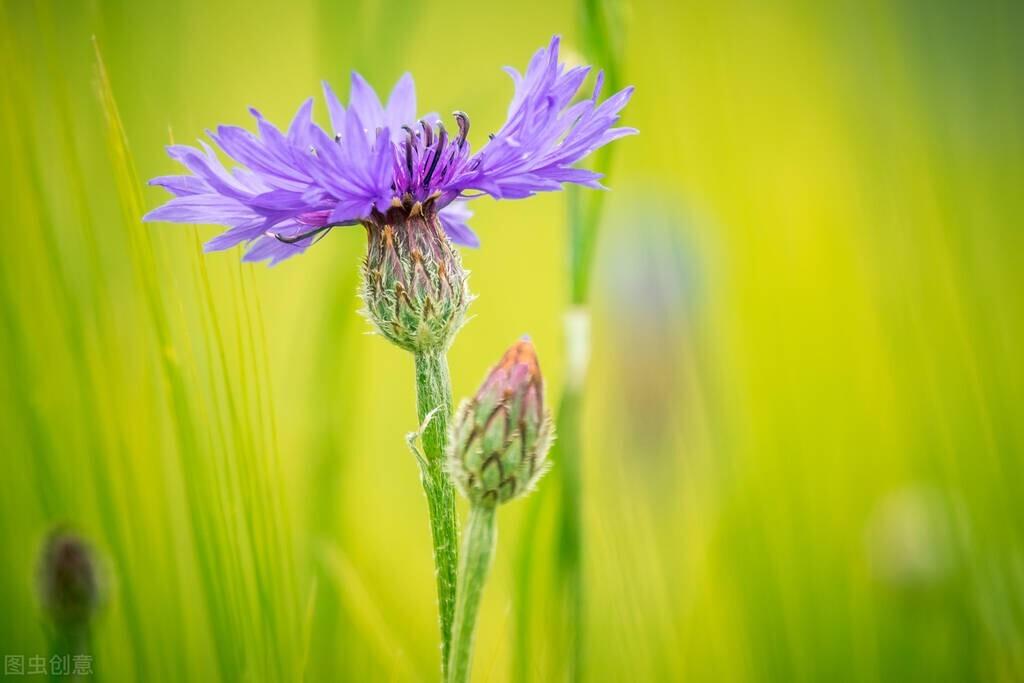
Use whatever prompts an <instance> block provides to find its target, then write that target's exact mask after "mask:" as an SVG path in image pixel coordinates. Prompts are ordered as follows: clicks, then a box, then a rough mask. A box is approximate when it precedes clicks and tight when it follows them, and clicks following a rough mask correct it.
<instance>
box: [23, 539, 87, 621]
mask: <svg viewBox="0 0 1024 683" xmlns="http://www.w3.org/2000/svg"><path fill="white" fill-rule="evenodd" d="M38 572H39V577H38V578H39V595H40V600H41V602H42V606H43V609H44V610H45V611H46V612H47V614H48V615H49V617H50V619H51V620H52V621H53V623H54V625H55V626H57V627H59V628H76V627H84V626H85V625H87V624H88V622H89V619H90V618H91V617H92V615H93V613H94V612H95V610H96V607H97V606H98V604H99V581H98V576H97V573H98V572H97V567H96V559H95V556H94V554H93V551H92V549H91V548H90V547H89V546H88V544H87V543H86V542H85V541H84V540H82V539H81V538H79V537H78V536H76V535H74V534H72V533H70V532H68V531H66V530H63V529H57V530H55V531H53V532H51V534H50V536H49V537H48V538H47V539H46V543H45V544H44V545H43V549H42V554H41V557H40V558H39V568H38Z"/></svg>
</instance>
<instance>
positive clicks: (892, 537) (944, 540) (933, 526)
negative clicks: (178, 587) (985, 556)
mask: <svg viewBox="0 0 1024 683" xmlns="http://www.w3.org/2000/svg"><path fill="white" fill-rule="evenodd" d="M951 513H952V510H951V509H950V507H949V506H948V505H947V504H946V501H945V498H944V496H943V494H942V493H941V492H940V491H938V490H936V489H933V488H931V487H928V486H924V485H920V484H915V485H912V486H908V487H905V488H902V489H898V490H896V491H893V492H891V493H889V494H888V495H886V496H884V497H883V498H882V499H881V500H879V501H878V503H877V504H876V505H875V509H874V510H873V511H872V513H871V516H870V518H869V520H868V525H867V530H866V531H867V535H866V542H867V555H868V561H869V566H870V568H871V572H872V574H873V575H874V577H875V578H876V579H878V580H880V581H882V582H885V583H887V584H889V585H891V586H894V587H898V588H921V587H927V586H931V585H935V584H938V583H940V582H941V581H942V580H943V579H944V578H945V577H946V576H947V575H948V574H949V573H950V571H951V570H952V568H953V565H954V559H955V555H954V548H955V546H954V539H953V536H954V533H953V529H952V526H953V525H952V524H951V521H950V518H951Z"/></svg>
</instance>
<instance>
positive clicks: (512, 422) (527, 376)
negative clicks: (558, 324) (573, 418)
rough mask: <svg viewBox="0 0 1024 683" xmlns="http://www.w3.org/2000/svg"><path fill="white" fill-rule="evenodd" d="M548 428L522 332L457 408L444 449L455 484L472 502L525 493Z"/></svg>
mask: <svg viewBox="0 0 1024 683" xmlns="http://www.w3.org/2000/svg"><path fill="white" fill-rule="evenodd" d="M553 432H554V427H553V426H552V423H551V415H550V413H549V412H548V411H547V409H546V408H545V407H544V381H543V378H542V377H541V374H540V365H539V364H538V362H537V354H536V352H535V351H534V348H533V344H532V343H531V342H530V340H529V339H527V338H523V339H521V340H520V341H518V342H516V343H515V344H514V345H513V346H512V347H511V348H510V349H509V350H508V351H506V352H505V355H504V356H502V358H501V361H500V362H499V363H498V364H497V365H496V366H495V367H494V368H493V369H492V370H491V372H490V374H488V375H487V379H485V380H484V383H483V385H481V387H480V389H479V390H478V391H477V393H476V395H475V396H474V397H473V398H471V399H467V400H464V401H463V402H462V404H461V405H460V406H459V409H458V410H457V411H456V415H455V420H454V422H453V427H452V434H451V438H450V439H449V453H448V464H449V471H450V473H451V475H452V479H453V480H454V482H455V485H456V486H457V487H458V488H459V490H461V491H462V493H463V495H465V496H466V497H467V498H469V500H470V502H472V503H473V504H487V505H494V504H496V503H504V502H505V501H508V500H511V499H513V498H516V497H517V496H521V495H524V494H525V493H528V492H529V491H531V490H532V489H533V487H534V486H535V485H536V483H537V480H539V479H540V477H541V476H542V475H543V474H544V472H545V471H547V468H548V463H547V462H546V458H547V453H548V449H549V448H550V447H551V441H552V438H553Z"/></svg>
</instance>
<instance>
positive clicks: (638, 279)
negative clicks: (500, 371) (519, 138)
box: [0, 0, 1024, 683]
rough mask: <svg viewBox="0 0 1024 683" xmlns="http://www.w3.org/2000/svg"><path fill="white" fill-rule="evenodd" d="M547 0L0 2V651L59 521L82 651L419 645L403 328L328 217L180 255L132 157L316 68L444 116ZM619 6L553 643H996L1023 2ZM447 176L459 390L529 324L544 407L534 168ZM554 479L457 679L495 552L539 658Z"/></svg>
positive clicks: (504, 557)
mask: <svg viewBox="0 0 1024 683" xmlns="http://www.w3.org/2000/svg"><path fill="white" fill-rule="evenodd" d="M577 16H578V12H577V9H576V7H574V5H573V3H570V2H555V3H552V2H532V1H531V2H524V3H476V4H475V5H473V6H467V5H465V4H456V3H444V2H428V3H425V4H421V3H413V2H398V3H395V2H388V3H384V2H371V3H361V4H359V5H358V6H356V4H355V3H347V2H334V1H328V0H322V1H320V2H318V1H316V0H298V1H296V2H290V3H287V6H284V5H282V4H281V3H277V2H271V1H270V0H252V1H250V2H245V3H228V2H224V3H220V2H210V1H208V0H178V1H174V2H160V3H149V2H130V1H129V0H102V1H100V0H97V1H96V2H73V1H63V2H58V1H56V0H50V1H47V0H37V1H30V0H4V1H3V2H2V4H0V73H2V77H0V82H2V87H0V169H2V171H0V219H2V220H0V226H2V230H3V246H2V247H0V615H2V619H0V655H5V654H23V655H25V656H31V655H35V654H46V651H47V647H48V645H47V641H46V637H45V633H44V630H43V620H42V617H41V616H40V614H39V610H38V605H37V603H36V598H35V596H34V593H33V588H34V574H33V572H34V567H35V557H36V553H37V551H38V549H39V547H40V545H41V543H42V541H43V540H44V538H45V537H46V534H47V533H48V531H49V530H50V529H51V528H53V526H54V525H56V524H59V523H67V524H69V525H71V526H72V527H73V528H74V529H75V530H76V531H77V532H78V533H80V534H81V535H82V536H84V537H86V538H88V539H89V540H90V542H91V543H92V544H93V546H94V547H95V549H96V550H97V552H98V553H99V554H100V555H102V556H103V557H104V565H105V575H106V578H105V582H104V583H105V595H104V607H103V611H102V613H101V614H100V616H99V618H98V621H97V625H96V628H95V632H94V643H95V664H94V669H95V670H96V672H97V675H98V676H100V677H102V680H105V681H146V682H147V683H149V682H160V681H167V682H175V683H176V682H178V681H183V680H193V681H216V680H223V681H240V680H248V681H274V680H283V681H294V680H300V679H301V678H303V676H306V677H307V678H308V680H312V681H329V680H352V681H380V680H402V681H405V680H433V679H435V678H436V675H437V661H438V660H437V635H436V631H437V626H436V623H437V622H436V619H437V616H436V606H435V596H434V580H433V575H432V571H433V568H432V563H431V554H430V540H429V537H428V528H427V523H426V506H425V501H424V498H423V494H422V491H421V489H420V484H419V481H418V476H419V475H418V472H417V469H416V465H415V463H414V461H413V459H412V457H411V456H410V455H409V453H408V451H407V447H406V444H405V443H404V439H403V436H404V434H405V433H406V432H408V431H410V430H412V429H415V428H416V426H417V420H416V416H415V405H414V398H415V397H414V391H413V388H412V381H413V368H412V359H411V358H410V357H409V354H406V353H404V352H402V351H400V350H398V349H396V348H394V347H392V346H391V345H390V344H387V343H385V342H384V341H383V340H381V339H379V338H375V337H373V336H367V335H365V334H364V332H366V331H368V325H367V323H366V322H365V321H363V320H362V319H360V318H359V316H358V313H357V309H358V308H359V302H358V300H357V297H356V288H357V282H358V280H357V278H358V270H359V262H360V258H361V256H362V253H363V251H364V249H365V235H364V234H363V233H362V230H361V229H360V228H348V229H341V228H339V229H336V230H334V231H333V232H332V233H331V234H330V235H329V236H327V237H326V238H325V239H323V240H322V241H321V242H320V243H318V244H317V245H316V247H315V248H313V249H311V250H310V251H309V252H308V253H307V254H306V255H304V256H301V257H299V258H296V259H294V260H291V261H289V262H287V263H285V264H283V265H281V266H278V267H276V268H274V269H267V268H266V267H264V266H262V265H261V266H255V267H253V266H250V265H242V264H240V263H239V257H240V254H238V253H234V252H229V253H219V254H211V255H205V254H203V253H202V252H201V246H200V245H201V243H202V242H203V241H205V240H206V239H208V238H209V237H210V236H212V235H213V234H215V231H216V230H215V229H214V228H210V227H202V228H191V227H181V226H173V225H154V224H141V223H140V222H139V216H140V214H141V213H142V212H143V211H144V210H146V209H148V208H152V207H153V206H155V205H156V204H157V203H158V202H160V201H162V198H163V194H162V192H160V191H158V190H156V189H151V188H148V187H145V186H144V181H145V179H146V178H149V177H152V176H154V175H158V174H165V173H169V172H172V170H173V169H174V164H173V162H171V161H170V160H169V159H167V158H166V156H165V155H164V154H163V152H162V149H161V147H162V145H164V144H166V143H168V142H169V141H171V140H176V141H178V142H186V143H187V142H191V141H192V140H193V139H194V138H196V137H197V136H199V135H200V134H201V133H202V131H203V129H204V128H206V127H212V126H214V125H216V124H217V123H221V122H226V123H240V124H245V125H248V120H247V119H248V114H247V113H246V109H245V108H246V106H247V105H255V106H258V107H259V108H260V109H261V111H263V113H264V114H265V115H266V116H267V117H268V118H270V119H271V120H274V121H275V122H278V123H281V124H284V123H286V122H287V120H288V118H289V117H290V116H291V115H292V114H293V113H294V111H295V109H296V108H297V107H298V105H299V104H300V102H301V101H302V100H303V99H304V98H305V97H307V96H309V95H311V94H314V93H316V92H317V89H318V87H319V80H320V79H322V78H329V79H331V80H332V82H333V83H334V85H335V86H336V89H338V90H340V91H342V92H344V91H345V90H346V87H345V86H346V79H347V73H348V71H349V70H350V69H353V68H355V69H358V70H360V71H361V72H362V73H363V74H364V75H366V76H367V77H368V79H369V80H370V81H371V82H372V83H373V84H374V85H375V86H376V87H377V88H378V90H385V89H387V88H389V87H390V86H391V84H392V83H393V82H394V80H395V79H396V78H397V77H398V76H399V74H400V73H401V72H403V71H405V70H407V69H408V70H411V71H413V72H414V74H415V77H416V80H417V86H418V88H419V92H420V109H421V110H422V111H441V112H447V111H451V110H453V109H462V110H465V111H467V112H469V113H470V115H471V116H472V117H473V122H474V131H479V132H480V135H478V136H475V137H473V138H472V142H473V143H474V144H475V145H476V146H477V147H479V146H480V145H481V144H482V142H483V140H484V139H485V138H484V134H485V133H486V132H487V131H490V130H496V129H497V128H498V126H500V123H501V120H502V117H503V115H504V111H505V106H506V103H507V101H508V97H509V96H510V94H511V84H510V82H509V81H508V79H507V78H506V77H505V76H503V75H502V74H501V73H500V71H499V68H500V67H501V66H502V65H504V64H512V65H515V66H517V67H520V68H521V67H522V66H523V65H524V64H525V60H526V59H527V58H528V57H529V55H530V54H531V53H532V51H533V50H535V49H536V48H537V47H540V46H541V45H543V44H545V43H546V42H547V40H548V38H549V37H550V35H551V34H552V33H555V32H561V33H563V34H565V35H566V39H567V43H568V45H569V46H570V47H571V46H573V45H577V46H578V45H579V39H580V36H579V35H578V33H577V29H576V28H575V27H576V21H577ZM624 20H625V21H626V22H627V25H628V34H627V36H626V40H625V54H624V57H623V61H622V71H621V73H620V74H619V77H620V78H621V80H622V81H623V83H633V84H635V85H636V86H637V93H636V95H635V97H634V99H633V101H632V103H631V104H630V106H629V107H628V108H627V110H626V123H627V124H628V125H633V126H636V127H638V128H639V129H640V130H641V134H640V136H638V137H636V138H630V139H627V140H624V141H621V142H620V143H619V144H618V146H617V148H616V152H615V158H614V164H615V171H614V176H613V178H612V180H611V185H612V186H613V190H612V192H611V193H609V194H608V195H607V196H606V197H605V202H604V209H605V211H606V214H605V215H606V219H607V220H606V223H605V225H604V229H603V232H602V235H601V239H602V244H601V245H599V246H598V269H597V270H596V271H595V273H594V275H593V278H592V280H591V283H590V284H591V298H592V301H593V305H594V314H595V319H594V328H593V329H594V338H595V341H594V352H593V358H592V364H591V371H592V372H591V380H590V382H589V385H588V387H587V401H586V405H585V407H584V417H583V419H584V424H585V426H586V431H585V434H584V446H585V448H586V451H585V456H584V460H583V462H582V464H581V467H582V471H583V477H584V479H583V491H582V493H583V519H584V523H585V529H584V537H583V551H582V552H583V558H584V575H585V578H586V583H585V603H584V604H585V608H584V615H585V618H586V621H587V628H586V631H585V633H586V642H585V643H584V650H583V656H584V664H585V670H586V671H587V672H588V673H589V675H590V680H593V681H667V680H688V681H754V680H774V681H787V682H788V681H839V680H866V681H871V680H887V681H899V682H903V681H908V680H922V681H936V680H950V681H967V680H982V681H1016V680H1022V679H1024V538H1022V535H1024V532H1022V529H1024V512H1022V511H1024V506H1022V505H1021V502H1020V495H1019V491H1020V489H1021V485H1022V482H1024V457H1022V456H1024V419H1022V413H1021V405H1022V402H1024V366H1022V360H1021V348H1022V333H1024V305H1022V301H1021V296H1022V294H1021V293H1022V291H1024V278H1022V275H1021V257H1022V254H1024V239H1022V235H1024V231H1022V229H1021V225H1022V217H1024V70H1022V68H1021V65H1022V64H1024V41H1022V40H1021V38H1020V34H1021V29H1022V28H1024V17H1022V10H1021V7H1020V3H1010V2H1007V3H999V2H993V3H982V4H977V3H952V2H948V3H947V2H938V3H935V2H929V3H923V2H922V3H914V2H909V1H908V2H874V1H869V2H864V3H828V2H824V3H813V2H788V3H774V2H755V1H752V0H750V1H737V2H711V3H701V2H694V3H691V2H685V3H676V2H664V1H660V0H659V1H654V0H636V1H635V2H632V3H630V4H629V5H628V11H627V12H625V13H624ZM94 37H95V41H94ZM317 107H318V113H319V117H320V120H323V115H324V112H323V110H322V105H321V104H319V103H318V105H317ZM474 208H475V209H476V211H477V215H476V216H475V218H474V220H473V225H474V227H475V228H476V229H477V230H478V232H479V233H480V235H481V237H482V241H483V245H484V246H483V248H481V249H480V250H478V251H469V250H464V252H463V260H464V262H465V265H466V267H467V269H468V270H471V271H472V272H473V290H474V294H476V295H478V297H479V298H478V299H477V301H476V302H475V303H474V308H473V316H474V317H473V319H472V320H471V322H470V324H468V325H467V326H466V327H465V328H464V329H463V330H462V332H461V333H460V334H459V337H458V339H457V341H456V343H455V345H454V347H453V348H452V351H451V355H450V365H451V368H452V374H453V384H454V389H455V396H456V398H457V399H458V398H459V397H462V396H465V395H468V394H469V393H470V392H472V391H473V390H474V388H475V384H476V382H477V381H478V380H479V378H480V377H481V376H483V374H484V372H485V371H486V369H487V368H488V367H489V366H490V364H491V363H492V362H493V360H494V358H495V357H496V354H498V353H500V351H501V349H503V348H504V347H505V345H507V343H508V341H509V340H510V339H515V338H516V337H518V336H519V335H521V334H523V333H524V332H528V333H529V334H530V335H531V337H532V339H533V341H534V343H535V344H536V347H537V349H538V353H539V354H540V355H541V356H542V357H543V359H544V364H545V378H546V380H547V382H548V387H549V391H548V393H549V396H550V399H551V404H552V405H554V404H555V403H556V401H557V397H558V395H559V393H560V387H561V386H562V382H563V379H564V376H565V368H566V361H565V354H564V351H563V347H562V328H561V325H562V318H561V316H562V314H563V311H564V305H563V302H564V301H565V300H566V299H567V298H568V289H569V283H568V282H567V281H566V280H567V277H566V271H565V258H566V255H565V226H564V217H565V204H564V197H562V196H556V195H550V196H544V197H538V198H535V199H532V200H529V201H524V202H505V203H502V204H500V205H499V204H497V203H494V202H490V201H489V200H480V201H479V202H478V203H477V205H476V206H475V207H474ZM556 457H557V454H556ZM559 467H560V466H559V463H558V462H557V460H556V462H555V463H554V468H553V470H552V473H551V475H550V476H551V477H552V479H553V480H554V479H555V478H557V477H558V476H559ZM558 491H559V487H558V486H557V485H556V484H555V481H550V482H546V483H545V486H543V487H541V489H540V491H538V493H537V494H536V495H534V496H531V497H529V498H526V499H524V500H523V501H520V503H518V504H517V505H515V506H508V507H509V509H507V510H505V509H503V510H501V511H500V513H499V514H500V516H501V520H500V527H501V541H500V543H499V545H498V550H497V554H496V557H495V564H494V569H493V572H492V578H491V581H490V583H489V584H488V587H487V591H486V592H485V597H484V601H483V605H482V611H481V621H480V628H479V630H478V634H477V658H476V661H475V664H474V672H475V675H476V680H480V681H506V680H511V678H512V676H513V672H514V671H515V670H516V668H515V667H514V666H513V662H512V661H511V660H512V655H513V650H514V648H513V643H514V642H515V640H514V638H513V637H512V634H513V633H514V632H515V631H516V625H515V624H514V623H513V622H512V619H511V616H510V615H511V614H514V611H513V610H511V605H512V604H513V601H514V600H515V599H516V597H515V596H516V593H515V591H514V590H513V589H514V588H516V587H520V588H521V587H523V586H529V587H532V593H531V595H530V600H531V601H532V602H531V604H532V605H534V606H535V609H534V610H533V611H532V612H531V615H532V617H531V618H532V619H533V620H534V623H531V624H529V628H527V629H524V631H525V632H526V633H528V634H529V635H530V639H531V641H530V647H529V648H528V651H529V655H530V656H529V660H528V661H525V662H523V663H522V665H521V666H520V667H519V669H518V671H519V673H520V674H521V675H523V676H524V677H525V680H530V681H549V680H551V681H554V680H560V672H561V670H562V669H563V668H564V666H565V661H564V658H563V657H562V656H561V651H560V649H559V648H560V643H562V642H563V639H564V634H565V632H566V628H565V625H564V624H561V623H559V620H558V615H559V613H560V610H559V606H560V603H559V599H560V593H559V592H558V589H557V582H555V581H552V580H548V578H547V577H548V576H549V575H551V574H553V573H554V572H555V571H556V569H555V567H556V565H557V561H556V559H555V557H556V553H557V552H558V551H557V549H556V548H554V547H552V544H551V541H550V539H551V538H552V536H553V528H554V525H555V524H556V523H557V520H554V519H552V515H551V511H552V510H553V509H554V508H555V506H554V505H553V503H554V502H555V501H554V496H556V495H557V492H558ZM513 507H514V508H516V509H512V508H513ZM463 511H464V510H463ZM531 514H537V515H539V519H540V524H539V527H538V534H537V535H535V536H534V537H531V538H530V539H528V541H529V543H530V544H531V547H532V560H531V563H530V568H531V569H530V576H529V577H527V578H528V579H529V580H526V581H518V580H517V577H515V576H514V575H513V568H514V567H515V566H516V563H515V560H516V557H517V552H518V548H519V547H521V546H520V542H521V540H522V539H520V538H519V530H520V529H521V528H522V526H523V522H524V520H525V519H526V518H527V516H528V515H531Z"/></svg>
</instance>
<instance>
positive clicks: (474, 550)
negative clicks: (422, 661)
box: [448, 505, 498, 683]
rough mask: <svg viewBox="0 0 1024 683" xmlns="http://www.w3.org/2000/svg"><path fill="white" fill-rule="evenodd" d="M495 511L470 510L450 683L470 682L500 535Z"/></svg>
mask: <svg viewBox="0 0 1024 683" xmlns="http://www.w3.org/2000/svg"><path fill="white" fill-rule="evenodd" d="M495 509H496V506H494V505H474V506H472V507H471V508H470V509H469V523H468V524H467V526H466V538H465V539H464V541H463V543H464V545H463V548H462V567H461V568H460V569H459V594H458V601H457V603H456V606H455V626H454V628H453V630H452V639H453V643H452V653H451V661H450V662H449V663H448V683H466V682H467V681H468V680H469V666H470V663H471V662H472V658H473V633H474V631H475V630H476V615H477V612H478V611H479V609H480V596H481V595H482V594H483V591H484V584H485V583H486V582H487V572H488V571H489V570H490V568H491V558H492V557H493V556H494V542H495V539H496V537H497V535H498V534H497V527H496V525H495V523H494V517H495V514H494V513H495Z"/></svg>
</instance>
